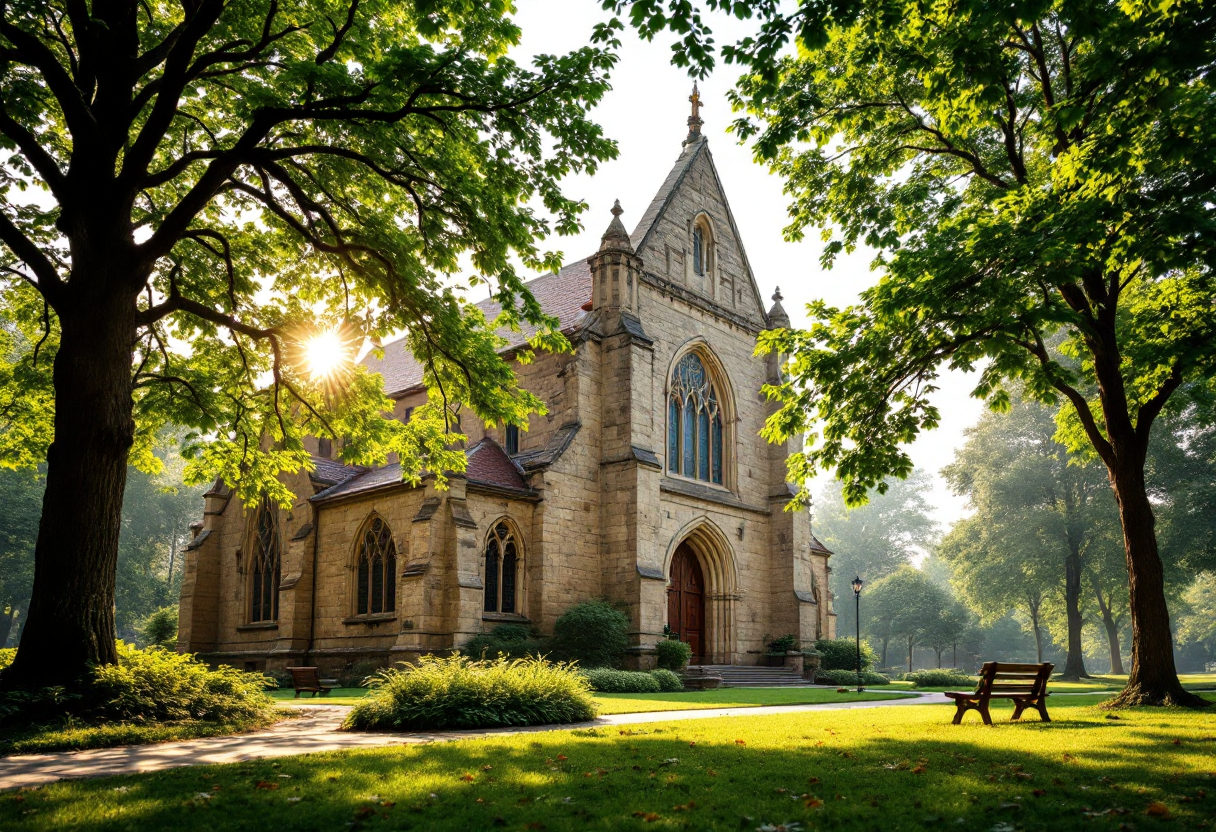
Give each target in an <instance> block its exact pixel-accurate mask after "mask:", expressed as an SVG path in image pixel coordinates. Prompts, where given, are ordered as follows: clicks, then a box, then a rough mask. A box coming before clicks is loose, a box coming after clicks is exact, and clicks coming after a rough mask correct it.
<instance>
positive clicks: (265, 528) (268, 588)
mask: <svg viewBox="0 0 1216 832" xmlns="http://www.w3.org/2000/svg"><path fill="white" fill-rule="evenodd" d="M254 523H255V525H254V529H255V536H254V542H253V559H252V561H251V562H250V570H249V573H250V574H249V596H250V604H249V620H250V621H251V622H258V621H276V620H278V617H279V574H280V558H279V528H278V511H277V509H276V507H275V505H274V504H273V503H271V502H270V500H268V499H267V500H263V501H262V504H261V505H260V506H259V507H258V514H257V519H256V520H255V521H254Z"/></svg>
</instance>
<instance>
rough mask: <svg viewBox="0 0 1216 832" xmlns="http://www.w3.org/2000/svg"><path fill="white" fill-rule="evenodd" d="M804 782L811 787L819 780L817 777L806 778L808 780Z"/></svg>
mask: <svg viewBox="0 0 1216 832" xmlns="http://www.w3.org/2000/svg"><path fill="white" fill-rule="evenodd" d="M806 782H807V783H809V784H811V785H812V786H813V785H815V784H816V783H818V782H819V778H818V777H808V778H806Z"/></svg>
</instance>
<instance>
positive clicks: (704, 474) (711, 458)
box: [667, 352, 725, 485]
mask: <svg viewBox="0 0 1216 832" xmlns="http://www.w3.org/2000/svg"><path fill="white" fill-rule="evenodd" d="M722 431H723V427H722V405H721V400H720V399H719V397H718V391H717V389H716V387H715V386H714V383H713V381H712V379H710V377H709V373H708V372H707V371H706V369H705V364H704V363H703V362H702V361H701V359H700V357H698V356H697V354H696V353H691V352H690V353H689V354H688V355H686V356H684V357H683V358H681V359H680V362H679V363H678V364H676V369H675V372H674V373H672V376H671V393H670V394H669V396H668V399H667V470H668V471H670V472H672V473H673V474H680V475H682V476H685V477H690V478H692V479H696V480H704V481H705V482H712V483H716V484H718V485H721V484H722V471H723V468H724V467H725V465H724V462H725V460H724V458H723V454H724V444H725V443H724V442H723V437H722Z"/></svg>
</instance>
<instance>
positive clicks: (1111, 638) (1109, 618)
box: [1090, 575, 1125, 676]
mask: <svg viewBox="0 0 1216 832" xmlns="http://www.w3.org/2000/svg"><path fill="white" fill-rule="evenodd" d="M1090 580H1091V581H1092V583H1093V585H1094V597H1095V598H1096V599H1097V600H1098V609H1099V610H1100V611H1101V613H1102V626H1103V627H1105V628H1106V646H1107V647H1108V648H1109V649H1110V672H1111V673H1112V674H1115V675H1118V676H1122V675H1123V673H1124V672H1125V671H1124V670H1123V656H1122V655H1120V653H1119V624H1118V622H1116V621H1115V617H1114V615H1112V614H1111V609H1110V600H1109V599H1108V598H1106V597H1104V596H1103V595H1102V588H1101V587H1100V586H1099V585H1098V578H1097V577H1096V576H1094V575H1091V576H1090Z"/></svg>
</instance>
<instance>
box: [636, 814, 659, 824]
mask: <svg viewBox="0 0 1216 832" xmlns="http://www.w3.org/2000/svg"><path fill="white" fill-rule="evenodd" d="M633 816H634V817H635V818H641V819H642V820H644V821H646V822H647V823H653V822H654V821H656V820H660V816H659V815H658V814H657V813H655V812H634V813H633Z"/></svg>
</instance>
